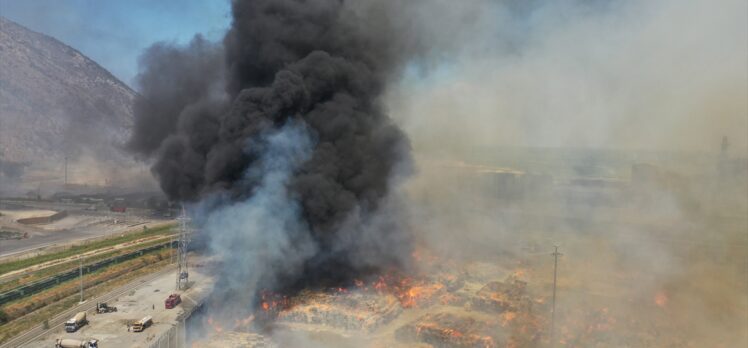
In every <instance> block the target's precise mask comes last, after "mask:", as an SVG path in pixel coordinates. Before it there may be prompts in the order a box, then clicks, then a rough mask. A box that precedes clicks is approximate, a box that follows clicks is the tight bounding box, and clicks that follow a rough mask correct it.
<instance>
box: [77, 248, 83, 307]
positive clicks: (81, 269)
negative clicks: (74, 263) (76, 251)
mask: <svg viewBox="0 0 748 348" xmlns="http://www.w3.org/2000/svg"><path fill="white" fill-rule="evenodd" d="M78 261H79V263H78V276H79V277H80V279H81V300H80V303H83V257H81V256H78Z"/></svg>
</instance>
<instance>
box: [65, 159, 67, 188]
mask: <svg viewBox="0 0 748 348" xmlns="http://www.w3.org/2000/svg"><path fill="white" fill-rule="evenodd" d="M67 186H68V156H65V187H67Z"/></svg>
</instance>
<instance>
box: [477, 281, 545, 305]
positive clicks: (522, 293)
mask: <svg viewBox="0 0 748 348" xmlns="http://www.w3.org/2000/svg"><path fill="white" fill-rule="evenodd" d="M526 290H527V282H524V281H522V280H519V279H518V278H517V277H515V276H509V278H507V279H506V280H505V281H504V282H498V281H494V282H490V283H488V284H486V285H485V286H484V287H483V288H482V289H480V291H478V293H477V294H476V297H475V298H473V301H472V304H473V307H474V308H476V309H480V310H485V311H493V312H498V313H504V312H515V313H516V312H530V311H531V310H532V302H533V301H532V299H531V298H530V296H528V294H527V291H526Z"/></svg>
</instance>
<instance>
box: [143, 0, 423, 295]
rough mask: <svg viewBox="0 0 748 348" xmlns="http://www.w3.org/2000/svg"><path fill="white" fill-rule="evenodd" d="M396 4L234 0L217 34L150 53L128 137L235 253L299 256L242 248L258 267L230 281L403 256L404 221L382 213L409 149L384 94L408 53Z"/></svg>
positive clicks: (338, 278)
mask: <svg viewBox="0 0 748 348" xmlns="http://www.w3.org/2000/svg"><path fill="white" fill-rule="evenodd" d="M395 3H396V2H383V3H371V4H368V3H360V4H356V5H349V4H348V3H347V2H343V1H295V0H294V1H292V0H285V1H269V0H268V1H265V0H259V1H235V2H233V4H232V11H233V23H232V26H231V28H230V30H229V31H228V33H227V35H226V37H225V39H224V41H223V43H222V44H214V43H210V42H207V41H205V40H204V39H202V38H200V37H196V38H195V39H194V40H193V41H192V42H191V43H190V44H189V45H188V46H187V47H175V46H170V45H166V44H159V45H155V46H153V47H151V48H150V49H149V50H148V51H147V52H146V53H145V54H144V55H143V57H142V58H141V65H142V70H143V71H142V74H141V75H140V76H139V77H138V81H139V84H140V90H141V92H142V94H141V96H140V97H139V98H138V99H137V101H136V105H135V114H136V119H135V132H134V134H133V137H132V139H131V141H130V148H131V149H132V150H133V151H135V152H136V153H138V154H139V155H141V156H144V157H147V158H151V159H152V160H153V162H154V163H153V166H152V170H153V173H154V174H155V176H156V177H157V178H158V179H159V181H160V184H161V187H162V189H163V190H164V192H165V193H166V194H167V195H168V196H169V197H170V198H171V199H173V200H177V201H183V202H193V203H199V204H198V205H197V206H196V208H195V209H196V210H197V211H200V212H202V213H203V214H201V215H203V216H198V220H200V221H201V222H202V223H204V230H205V232H206V233H208V234H209V235H211V239H212V242H211V243H212V245H213V246H214V248H215V249H216V250H217V252H219V253H220V254H222V255H227V256H228V257H229V259H234V258H236V257H243V256H244V255H245V253H246V252H249V251H251V250H260V249H262V250H265V252H266V253H267V254H272V255H273V257H274V258H273V260H275V261H277V262H278V263H280V261H282V260H284V257H286V256H287V255H288V254H289V253H290V254H293V255H295V257H298V259H297V261H296V262H290V263H285V265H286V266H285V267H291V268H292V269H291V270H277V267H275V266H277V264H275V263H273V262H272V260H271V261H268V260H266V261H263V262H256V261H257V260H253V261H251V264H248V263H250V262H249V261H248V260H246V259H242V260H233V261H235V262H239V263H240V264H242V265H246V267H247V268H246V271H247V272H249V270H250V269H251V270H252V276H250V275H249V274H230V275H227V277H226V278H227V279H228V278H231V279H234V280H232V281H236V280H237V279H238V280H240V281H241V282H246V283H245V284H244V285H245V286H239V285H238V284H237V286H235V287H231V288H232V289H240V290H241V291H242V292H245V291H246V288H247V287H248V286H249V287H250V288H252V287H251V284H253V283H256V281H254V280H252V279H257V277H260V278H262V277H271V278H274V279H273V282H272V283H269V284H275V285H277V286H279V287H289V286H295V285H302V284H303V285H311V286H315V285H322V284H324V283H328V282H336V283H337V282H343V281H347V280H350V279H351V278H350V277H352V276H353V275H357V274H361V273H366V272H370V271H375V270H377V269H379V268H381V267H389V266H394V265H398V264H401V263H402V262H403V255H408V252H407V249H408V247H407V245H408V243H407V240H408V238H407V236H406V235H405V233H404V231H403V230H402V229H401V228H400V227H399V226H398V225H397V223H396V222H395V221H396V219H394V218H392V219H382V218H377V217H376V216H377V215H378V212H379V211H381V210H383V209H388V208H387V207H383V202H385V201H386V202H388V203H387V204H394V203H392V201H393V200H392V199H391V198H389V197H390V193H391V191H392V187H391V186H392V185H393V183H394V182H395V180H396V177H397V176H398V175H400V174H403V173H406V172H407V168H408V163H409V161H410V159H409V158H410V155H409V142H408V140H407V139H406V137H405V136H404V134H403V133H402V132H401V131H400V130H399V129H398V128H397V127H396V126H395V124H394V123H393V122H392V121H391V119H390V118H389V116H388V115H387V114H386V112H385V110H384V108H383V105H382V103H381V95H382V93H383V92H384V90H385V87H386V85H387V84H388V82H389V80H390V78H391V76H393V75H394V74H395V73H396V72H397V71H398V70H400V69H401V68H402V66H403V64H404V62H405V59H406V57H407V53H408V52H410V50H405V49H402V48H403V47H404V46H403V45H402V43H401V42H400V41H399V40H396V39H395V36H394V35H393V34H394V32H395V29H394V25H395V24H394V23H392V18H397V16H395V12H394V10H395V9H396V8H397V6H395ZM406 7H407V6H406ZM291 125H293V126H291ZM299 132H300V133H303V134H299ZM280 138H282V139H284V141H280V140H278V139H280ZM301 154H303V155H301ZM273 161H275V163H281V162H283V163H286V164H284V165H282V166H280V167H276V166H273V165H270V164H269V163H270V162H273ZM240 215H241V216H245V218H243V219H239V220H236V219H234V218H236V217H238V216H240ZM246 217H251V219H250V220H247V218H246ZM385 220H386V221H385ZM237 221H241V222H243V223H241V224H238V225H237ZM288 224H291V226H289V225H288ZM271 227H272V228H271ZM271 239H272V240H273V241H274V242H273V243H270V242H268V243H265V244H268V245H265V246H266V248H263V247H262V245H263V243H264V242H262V241H263V240H265V241H269V240H271ZM247 243H260V244H258V245H254V244H253V245H252V246H250V245H247ZM257 248H260V249H257ZM359 253H360V255H359ZM354 259H355V260H354ZM241 261H243V262H241ZM286 261H288V260H286ZM263 264H264V265H269V266H268V267H267V268H263V267H259V266H260V265H263ZM273 265H275V266H273ZM250 266H251V267H250ZM264 283H266V282H264Z"/></svg>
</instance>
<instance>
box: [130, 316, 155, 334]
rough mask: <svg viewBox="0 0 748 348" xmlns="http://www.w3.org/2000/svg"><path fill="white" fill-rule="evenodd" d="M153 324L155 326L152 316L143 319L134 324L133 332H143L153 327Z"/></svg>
mask: <svg viewBox="0 0 748 348" xmlns="http://www.w3.org/2000/svg"><path fill="white" fill-rule="evenodd" d="M151 324H153V317H151V316H150V315H149V316H146V317H144V318H143V319H140V320H138V321H136V322H135V323H134V324H132V331H134V332H141V331H143V330H145V328H147V327H149V326H151Z"/></svg>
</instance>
